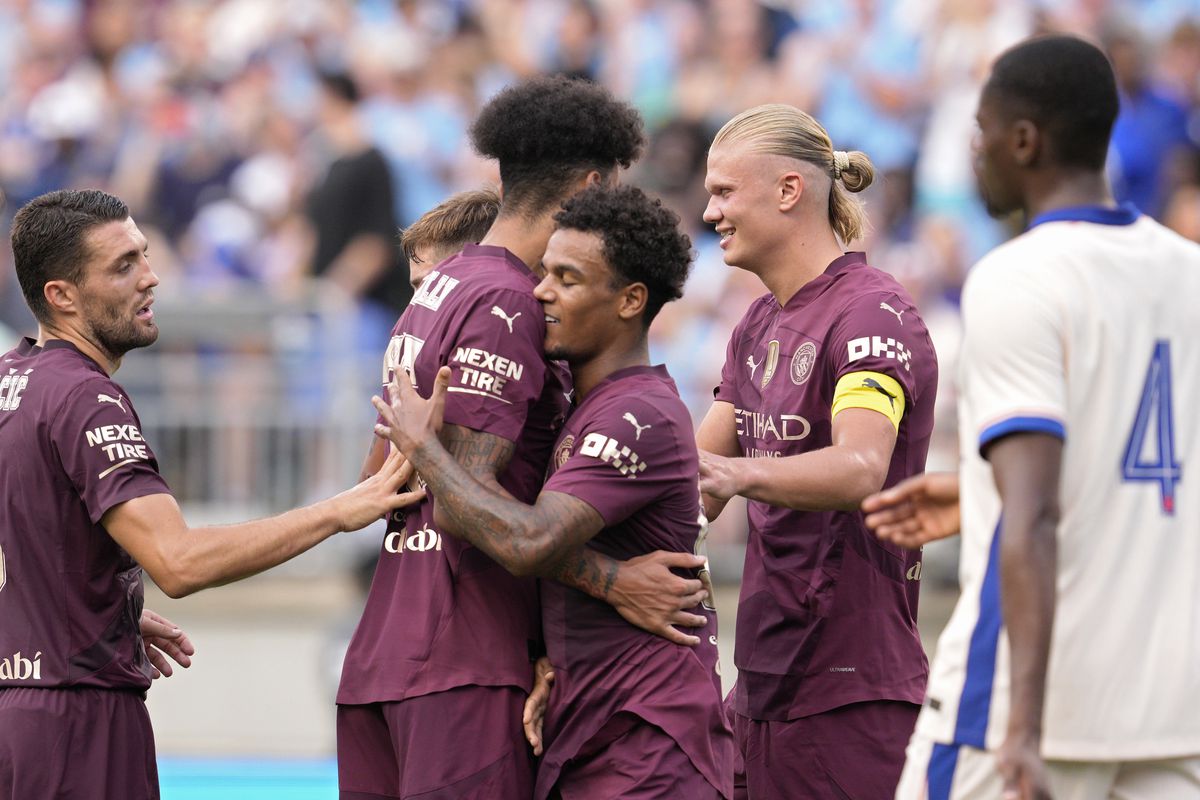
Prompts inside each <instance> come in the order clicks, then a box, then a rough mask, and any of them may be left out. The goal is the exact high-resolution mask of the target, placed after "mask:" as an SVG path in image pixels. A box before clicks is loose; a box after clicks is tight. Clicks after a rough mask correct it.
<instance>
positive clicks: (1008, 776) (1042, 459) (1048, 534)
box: [987, 433, 1062, 800]
mask: <svg viewBox="0 0 1200 800" xmlns="http://www.w3.org/2000/svg"><path fill="white" fill-rule="evenodd" d="M987 458H988V460H989V461H990V462H991V464H992V472H993V475H994V477H995V481H996V488H997V489H998V490H999V492H1000V503H1001V507H1002V508H1003V516H1002V518H1001V522H1000V530H999V532H998V533H997V535H998V536H999V537H1000V545H999V546H1000V599H1001V610H1002V613H1003V616H1004V623H1005V626H1006V627H1007V629H1008V641H1009V646H1010V649H1011V653H1012V654H1011V657H1010V676H1011V689H1010V690H1009V691H1010V692H1011V699H1010V709H1009V717H1008V731H1007V733H1006V735H1005V740H1004V744H1003V745H1002V746H1001V748H1000V751H999V752H998V753H997V767H998V769H999V770H1000V774H1001V776H1002V777H1003V778H1004V782H1005V789H1006V791H1008V790H1013V791H1016V792H1017V794H1015V795H1013V796H1014V797H1020V798H1022V800H1026V799H1027V798H1032V799H1033V800H1041V799H1042V798H1048V797H1049V796H1050V795H1049V791H1048V788H1047V787H1048V784H1047V783H1046V776H1045V769H1044V766H1043V764H1042V761H1041V756H1040V751H1041V742H1042V711H1043V708H1044V706H1045V698H1046V665H1047V663H1048V662H1049V659H1050V637H1051V633H1052V631H1053V628H1054V603H1055V594H1056V587H1057V581H1056V576H1057V565H1058V538H1057V529H1058V520H1059V509H1058V482H1059V474H1060V469H1061V465H1062V440H1061V439H1058V438H1057V437H1055V436H1050V435H1047V434H1042V433H1018V434H1013V435H1011V436H1006V437H1004V438H1003V439H1000V440H998V441H997V442H996V443H995V444H993V445H992V446H991V447H990V448H989V449H988V452H987ZM1006 796H1007V795H1006Z"/></svg>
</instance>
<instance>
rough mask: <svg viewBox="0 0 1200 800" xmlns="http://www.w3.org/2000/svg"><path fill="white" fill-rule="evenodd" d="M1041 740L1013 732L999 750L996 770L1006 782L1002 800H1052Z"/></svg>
mask: <svg viewBox="0 0 1200 800" xmlns="http://www.w3.org/2000/svg"><path fill="white" fill-rule="evenodd" d="M1040 750H1041V746H1040V738H1039V737H1037V736H1018V735H1014V734H1012V733H1010V734H1009V735H1008V737H1007V738H1006V739H1005V740H1004V743H1003V744H1002V745H1000V749H999V750H998V751H996V770H997V771H998V772H999V773H1000V778H1001V780H1003V781H1004V794H1003V796H1002V797H1003V800H1052V796H1051V794H1050V779H1049V777H1048V776H1047V774H1046V765H1045V763H1043V761H1042V756H1041V753H1040V752H1039V751H1040Z"/></svg>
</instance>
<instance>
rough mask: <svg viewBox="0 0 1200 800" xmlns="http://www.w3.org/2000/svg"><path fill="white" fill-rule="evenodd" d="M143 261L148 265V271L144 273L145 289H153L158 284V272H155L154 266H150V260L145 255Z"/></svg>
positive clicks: (143, 283)
mask: <svg viewBox="0 0 1200 800" xmlns="http://www.w3.org/2000/svg"><path fill="white" fill-rule="evenodd" d="M142 262H143V263H144V264H145V266H146V272H145V274H144V275H142V280H141V283H142V286H143V287H144V289H153V288H154V287H155V286H158V274H157V273H155V271H154V268H153V267H151V266H150V261H149V260H148V259H146V258H145V257H143V259H142Z"/></svg>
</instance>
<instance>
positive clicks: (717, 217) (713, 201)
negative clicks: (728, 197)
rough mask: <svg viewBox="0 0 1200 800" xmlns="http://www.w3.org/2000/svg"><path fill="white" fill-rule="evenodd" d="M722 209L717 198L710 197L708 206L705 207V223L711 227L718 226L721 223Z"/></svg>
mask: <svg viewBox="0 0 1200 800" xmlns="http://www.w3.org/2000/svg"><path fill="white" fill-rule="evenodd" d="M722 216H723V215H722V214H721V209H720V208H718V206H717V196H716V195H715V194H714V195H710V196H709V198H708V205H707V206H705V207H704V221H705V222H707V223H708V224H710V225H716V224H717V223H718V222H720V221H721V217H722Z"/></svg>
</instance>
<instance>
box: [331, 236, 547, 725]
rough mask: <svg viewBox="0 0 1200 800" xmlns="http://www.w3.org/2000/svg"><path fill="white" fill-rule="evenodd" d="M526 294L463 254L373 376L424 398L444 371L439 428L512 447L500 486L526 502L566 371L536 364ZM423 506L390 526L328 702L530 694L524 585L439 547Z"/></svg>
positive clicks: (532, 633) (457, 547)
mask: <svg viewBox="0 0 1200 800" xmlns="http://www.w3.org/2000/svg"><path fill="white" fill-rule="evenodd" d="M536 284H537V281H536V279H535V278H534V276H533V273H531V272H530V271H529V269H528V268H526V266H525V265H524V264H523V263H522V262H521V261H520V259H518V258H516V257H515V256H514V255H512V254H511V253H509V252H508V251H507V250H505V249H504V248H501V247H487V246H482V245H468V246H467V247H466V248H465V249H464V250H463V251H462V253H460V254H458V255H456V256H453V257H451V258H450V259H448V260H446V261H443V262H442V263H441V264H439V265H438V268H437V269H436V270H435V271H433V272H431V273H430V274H429V275H428V276H427V277H426V278H425V280H424V281H423V282H422V283H421V288H420V289H419V290H418V291H417V293H416V295H415V296H414V297H413V299H412V303H411V304H410V305H409V307H408V308H407V309H406V310H405V312H404V314H403V315H401V317H400V319H399V321H398V322H397V323H396V327H395V328H394V329H393V331H392V339H391V342H390V344H389V345H388V350H387V355H386V356H385V361H384V374H383V380H384V383H385V384H386V383H387V382H389V381H390V379H391V373H392V371H393V370H395V369H397V368H401V369H404V370H405V372H406V373H408V374H409V376H411V378H412V380H413V383H414V384H415V386H416V388H417V391H418V392H419V393H420V394H421V395H422V396H424V397H428V395H429V390H430V386H432V384H433V380H434V377H435V376H436V375H437V371H438V369H439V368H440V367H442V366H445V365H449V366H450V367H451V368H452V370H453V376H452V378H451V382H450V387H449V390H448V392H447V394H446V409H445V421H446V422H447V423H449V424H455V425H462V426H464V427H467V428H471V429H473V430H476V431H482V432H484V433H490V434H494V435H496V436H499V437H502V438H504V439H508V440H510V441H513V442H515V443H516V450H515V452H514V453H513V456H512V459H511V461H510V462H509V464H508V467H507V468H506V469H505V471H504V472H503V473H502V474H501V475H500V476H499V481H500V485H501V486H503V487H504V488H505V489H506V490H507V491H508V492H509V493H510V494H512V496H513V497H515V498H516V499H518V500H521V501H522V502H527V503H532V502H533V501H534V500H535V498H536V497H537V493H538V490H539V489H540V488H541V483H542V478H543V477H544V475H545V469H546V463H547V461H548V459H549V456H550V450H551V449H552V447H553V444H554V438H555V436H556V435H557V432H558V430H559V428H560V427H561V425H562V421H563V415H564V413H565V411H566V407H567V399H566V396H565V394H564V390H565V387H566V378H565V377H564V376H565V372H564V371H563V370H561V369H560V368H558V367H556V366H554V365H551V364H549V363H548V362H547V361H546V358H545V355H544V351H543V342H544V341H545V331H546V323H545V314H544V312H543V311H542V307H541V304H540V303H539V302H538V301H537V300H536V299H535V298H534V297H533V287H534V286H535V285H536ZM385 396H386V393H385ZM435 502H436V498H434V496H433V493H432V492H430V493H429V496H428V497H426V498H425V499H424V500H423V501H422V502H421V503H420V504H419V505H417V506H415V507H412V508H410V509H408V511H407V513H406V514H405V513H398V514H395V515H393V516H392V518H391V519H389V521H388V525H387V533H386V535H385V536H384V539H383V546H382V549H381V550H380V554H379V565H378V566H377V567H376V569H375V578H374V580H373V581H372V583H371V591H370V595H369V596H368V598H367V606H366V609H365V610H364V611H363V616H362V619H361V620H360V621H359V623H358V629H357V630H356V631H355V633H354V638H353V639H352V640H351V642H350V648H349V650H348V651H347V653H346V661H345V664H344V665H343V667H342V681H341V686H340V688H339V689H338V696H337V701H338V702H339V703H373V702H382V701H392V700H403V699H405V698H407V697H417V696H420V695H423V694H428V693H430V692H438V691H443V690H445V689H451V688H454V687H456V686H467V685H480V686H517V687H519V688H522V689H524V690H526V691H528V690H529V688H530V685H531V681H532V676H533V670H532V665H531V663H530V655H531V653H536V652H537V651H538V650H540V647H541V644H540V643H541V634H540V627H541V626H540V624H539V606H538V597H537V584H536V581H534V580H533V579H532V578H515V577H513V576H512V575H510V574H508V572H507V571H505V569H504V568H503V567H501V566H500V565H498V564H497V563H496V562H494V561H492V560H491V559H490V558H488V557H487V556H486V555H485V554H484V553H483V552H482V551H481V550H478V549H476V548H474V547H472V546H471V545H470V544H467V543H466V542H463V541H462V540H460V539H457V538H455V537H453V536H450V535H445V536H443V535H442V533H441V532H440V531H438V530H437V527H436V526H435V525H434V521H433V503H435Z"/></svg>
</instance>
